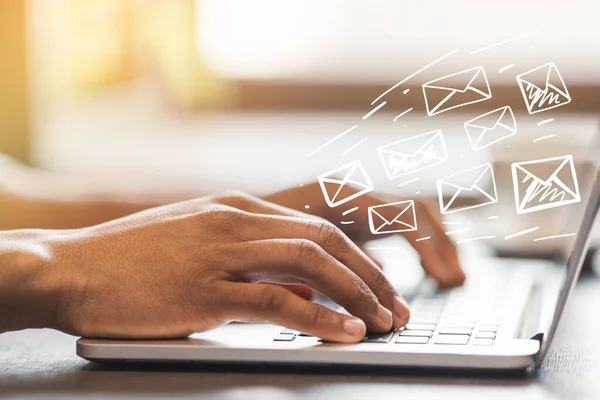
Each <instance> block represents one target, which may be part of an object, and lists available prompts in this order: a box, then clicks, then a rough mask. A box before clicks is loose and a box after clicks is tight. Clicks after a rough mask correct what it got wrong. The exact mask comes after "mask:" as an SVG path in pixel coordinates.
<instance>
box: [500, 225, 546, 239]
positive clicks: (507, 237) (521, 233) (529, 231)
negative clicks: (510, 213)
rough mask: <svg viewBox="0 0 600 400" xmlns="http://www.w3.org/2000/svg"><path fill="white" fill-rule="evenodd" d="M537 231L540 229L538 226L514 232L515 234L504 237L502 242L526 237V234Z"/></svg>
mask: <svg viewBox="0 0 600 400" xmlns="http://www.w3.org/2000/svg"><path fill="white" fill-rule="evenodd" d="M538 229H540V227H539V226H536V227H534V228H529V229H525V230H524V231H520V232H516V233H513V234H512V235H508V236H506V237H505V238H504V240H508V239H512V238H516V237H517V236H521V235H526V234H528V233H531V232H535V231H537V230H538Z"/></svg>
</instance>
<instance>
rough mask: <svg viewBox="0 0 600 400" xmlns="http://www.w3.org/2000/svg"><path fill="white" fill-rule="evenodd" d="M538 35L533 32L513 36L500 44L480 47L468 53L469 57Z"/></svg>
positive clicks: (536, 32)
mask: <svg viewBox="0 0 600 400" xmlns="http://www.w3.org/2000/svg"><path fill="white" fill-rule="evenodd" d="M538 33H540V31H534V32H529V33H524V34H523V35H519V36H515V37H513V38H510V39H506V40H503V41H501V42H498V43H494V44H491V45H489V46H485V47H482V48H480V49H477V50H473V51H472V52H470V53H469V55H473V54H477V53H481V52H482V51H486V50H489V49H493V48H494V47H498V46H501V45H503V44H507V43H511V42H516V41H517V40H521V39H525V38H526V37H529V36H533V35H537V34H538Z"/></svg>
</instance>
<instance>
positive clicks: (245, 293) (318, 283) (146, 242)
mask: <svg viewBox="0 0 600 400" xmlns="http://www.w3.org/2000/svg"><path fill="white" fill-rule="evenodd" d="M307 217H308V216H307V215H305V214H302V213H298V212H296V211H294V210H291V209H287V208H285V207H281V206H277V205H275V204H272V203H269V202H266V201H264V200H261V199H257V198H253V197H251V196H246V195H241V194H235V193H234V194H230V193H226V194H224V195H220V196H209V197H204V198H199V199H195V200H192V201H188V202H182V203H176V204H171V205H168V206H163V207H158V208H154V209H150V210H146V211H143V212H140V213H136V214H133V215H131V216H128V217H125V218H121V219H118V220H114V221H110V222H107V223H104V224H100V225H96V226H92V227H89V228H82V229H71V230H52V231H50V230H22V231H12V232H11V231H5V232H0V332H5V331H9V330H18V329H25V328H42V327H43V328H54V329H59V330H62V331H64V332H67V333H71V334H74V335H79V336H92V337H119V338H173V337H185V336H187V335H189V334H191V333H193V332H202V331H205V330H208V329H212V328H215V327H217V326H220V325H222V324H224V323H226V322H229V321H231V320H245V321H270V322H273V323H275V324H280V325H286V326H288V327H290V328H292V329H298V330H302V331H305V332H308V333H311V334H314V335H315V336H320V337H323V338H325V339H328V340H334V341H342V342H356V341H359V340H361V339H362V338H363V337H364V334H365V331H366V326H368V327H370V328H371V329H373V330H375V331H379V332H384V331H387V330H389V329H390V327H391V326H392V325H393V326H395V327H400V326H402V325H404V324H406V322H407V321H408V317H409V312H408V307H407V305H406V303H405V302H404V301H403V299H402V298H401V297H398V296H397V294H396V292H395V291H394V289H393V287H392V286H391V284H390V283H389V282H388V281H387V279H386V278H385V276H384V275H383V273H382V271H381V270H380V269H379V268H377V266H376V265H375V264H374V263H373V261H372V260H370V259H369V258H368V257H366V256H365V255H364V253H362V252H361V251H360V249H358V247H356V245H354V244H353V243H352V242H351V241H349V240H348V239H347V238H346V237H345V236H344V234H343V233H342V232H341V231H340V230H339V229H337V228H336V227H335V226H333V225H332V224H330V223H327V222H323V221H319V220H314V219H310V218H307ZM300 282H302V283H305V284H307V285H309V286H311V287H313V288H314V289H316V290H319V291H321V292H322V293H324V294H325V295H327V296H328V297H330V298H331V299H333V300H334V301H336V302H337V303H338V304H340V305H342V306H344V308H345V309H347V310H348V311H349V312H350V313H352V315H355V316H356V317H358V318H356V317H352V316H347V315H344V314H340V313H337V312H335V311H333V310H329V309H326V308H323V307H321V306H319V305H317V304H314V303H312V302H310V301H307V300H305V299H302V298H301V297H299V296H296V295H295V294H293V293H292V292H290V291H288V290H285V289H284V288H282V287H281V286H278V285H273V283H280V284H286V285H289V284H297V283H300ZM392 312H393V314H392Z"/></svg>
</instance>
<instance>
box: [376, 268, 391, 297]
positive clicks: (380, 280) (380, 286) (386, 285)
mask: <svg viewBox="0 0 600 400" xmlns="http://www.w3.org/2000/svg"><path fill="white" fill-rule="evenodd" d="M372 289H373V291H375V292H381V291H384V290H386V291H392V290H393V288H392V285H391V284H390V282H389V281H388V279H387V278H386V277H385V275H384V274H383V272H381V271H375V274H374V278H373V284H372Z"/></svg>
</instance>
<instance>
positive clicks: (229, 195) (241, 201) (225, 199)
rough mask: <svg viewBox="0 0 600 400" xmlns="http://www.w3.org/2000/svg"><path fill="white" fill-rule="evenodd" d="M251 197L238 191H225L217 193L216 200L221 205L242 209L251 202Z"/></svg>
mask: <svg viewBox="0 0 600 400" xmlns="http://www.w3.org/2000/svg"><path fill="white" fill-rule="evenodd" d="M251 198H252V197H251V196H250V195H248V194H246V193H244V192H242V191H239V190H227V191H224V192H222V193H219V194H218V195H217V196H216V199H217V200H218V201H219V202H221V203H222V204H226V205H233V206H236V207H243V206H244V205H246V204H248V203H249V202H250V201H251Z"/></svg>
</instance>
